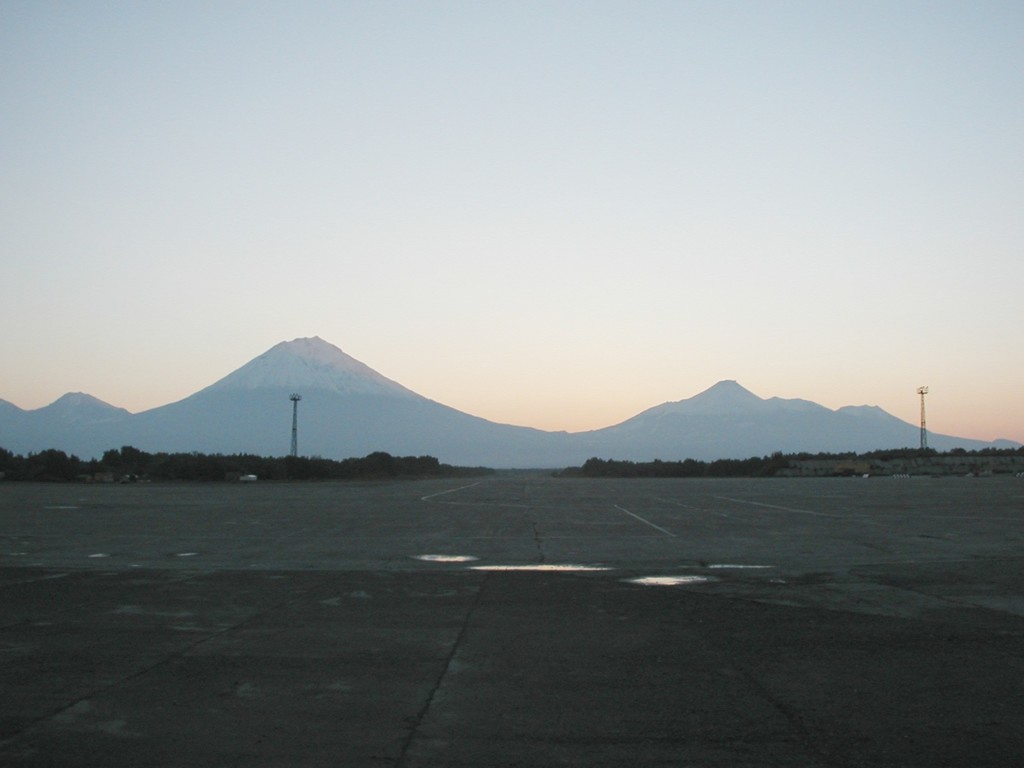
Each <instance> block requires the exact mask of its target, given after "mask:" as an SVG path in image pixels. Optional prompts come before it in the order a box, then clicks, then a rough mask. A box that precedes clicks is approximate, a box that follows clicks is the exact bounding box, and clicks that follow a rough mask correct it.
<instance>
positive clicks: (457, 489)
mask: <svg viewBox="0 0 1024 768" xmlns="http://www.w3.org/2000/svg"><path fill="white" fill-rule="evenodd" d="M481 482H482V481H481V480H477V481H476V482H475V483H470V484H469V485H460V486H459V487H458V488H449V489H448V490H447V491H439V492H438V493H429V494H427V495H426V496H420V501H426V500H427V499H433V498H434V497H436V496H444V495H445V494H448V493H455V492H456V491H464V490H466V489H467V488H472V487H473V486H475V485H480V483H481Z"/></svg>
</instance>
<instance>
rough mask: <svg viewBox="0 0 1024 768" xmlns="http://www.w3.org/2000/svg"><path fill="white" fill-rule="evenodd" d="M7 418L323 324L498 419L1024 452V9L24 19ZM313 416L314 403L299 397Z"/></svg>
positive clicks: (440, 9)
mask: <svg viewBox="0 0 1024 768" xmlns="http://www.w3.org/2000/svg"><path fill="white" fill-rule="evenodd" d="M0 103H2V104H3V118H2V119H0V255H2V259H0V324H2V327H3V329H4V332H3V333H2V334H0V398H3V399H6V400H9V401H11V402H13V403H15V404H16V405H18V406H20V407H22V408H36V407H39V406H42V405H45V404H47V403H49V402H51V401H53V400H54V399H56V398H57V397H58V396H60V395H61V394H63V393H64V392H68V391H84V392H88V393H90V394H93V395H95V396H96V397H99V398H100V399H102V400H105V401H107V402H109V403H112V404H114V405H119V406H123V407H125V408H128V409H129V410H132V411H139V410H143V409H146V408H151V407H154V406H157V405H162V404H165V403H168V402H172V401H174V400H178V399H181V398H183V397H185V396H187V395H189V394H191V393H192V392H195V391H196V390H198V389H200V388H202V387H204V386H207V385H208V384H211V383H212V382H213V381H215V380H216V379H219V378H220V377H222V376H224V375H226V374H227V373H229V372H230V371H232V370H234V369H235V368H238V367H239V366H241V365H243V364H244V363H246V362H248V361H249V360H250V359H252V358H253V357H255V356H257V355H259V354H260V353H262V352H264V351H265V350H266V349H268V348H269V347H271V346H273V345H274V344H276V343H277V342H279V341H283V340H287V339H292V338H295V337H298V336H313V335H318V336H320V337H322V338H324V339H326V340H327V341H330V342H331V343H333V344H336V345H337V346H339V347H341V348H342V349H343V350H344V351H345V352H347V353H348V354H350V355H352V356H353V357H355V358H357V359H359V360H361V361H362V362H364V363H366V364H367V365H369V366H370V367H372V368H374V369H376V370H377V371H379V372H380V373H382V374H383V375H385V376H387V377H389V378H392V379H395V380H396V381H398V382H400V383H401V384H403V385H405V386H407V387H409V388H410V389H413V390H415V391H416V392H418V393H420V394H422V395H425V396H427V397H430V398H432V399H434V400H438V401H440V402H443V403H445V404H447V405H450V406H452V407H455V408H458V409H460V410H463V411H466V412H469V413H472V414H474V415H477V416H483V417H485V418H488V419H492V420H495V421H500V422H508V423H514V424H522V425H527V426H534V427H540V428H544V429H565V430H570V431H577V430H582V429H591V428H596V427H602V426H608V425H611V424H613V423H617V422H619V421H622V420H624V419H626V418H628V417H630V416H632V415H634V414H636V413H638V412H639V411H641V410H643V409H646V408H648V407H651V406H654V405H657V404H659V403H662V402H665V401H669V400H679V399H682V398H686V397H691V396H692V395H694V394H697V393H698V392H700V391H701V390H704V389H706V388H707V387H709V386H711V385H712V384H714V383H715V382H717V381H719V380H721V379H735V380H737V381H739V382H740V383H741V384H742V385H744V386H745V387H747V388H748V389H750V390H752V391H753V392H755V393H756V394H758V395H760V396H762V397H770V396H774V395H777V396H780V397H800V398H806V399H809V400H814V401H816V402H819V403H821V404H823V405H826V406H828V407H831V408H837V407H839V406H842V405H860V404H870V405H879V406H881V407H883V408H885V409H886V410H887V411H889V412H890V413H892V414H894V415H896V416H898V417H900V418H903V419H906V420H907V421H911V422H915V423H916V421H917V414H918V398H917V396H916V394H915V390H916V389H917V387H918V386H921V385H928V386H930V387H931V394H929V396H928V409H929V427H930V428H931V429H932V430H934V431H936V432H941V433H945V434H955V435H960V436H964V437H973V438H981V439H994V438H999V437H1006V438H1011V439H1015V440H1019V441H1024V301H1022V298H1024V138H1022V137H1024V3H1021V2H1019V1H1016V0H1015V1H1013V2H986V1H985V0H972V2H962V1H960V0H958V1H957V2H942V0H929V1H928V2H913V1H909V0H908V1H900V0H889V1H887V2H871V1H870V0H858V1H857V2H828V1H827V0H826V1H823V0H809V1H807V2H781V1H779V2H773V1H772V0H764V1H761V2H727V1H726V2H722V1H720V0H716V1H714V2H711V1H709V2H685V1H684V0H676V1H675V2H643V1H640V2H599V1H596V0H594V1H591V2H559V1H558V0H545V1H544V2H423V3H411V2H402V3H397V2H387V1H386V0H385V1H381V0H373V1H370V0H367V1H366V2H301V1H298V2H295V1H290V2H283V1H282V2H215V1H214V2H211V1H210V0H203V1H202V2H185V1H182V0H176V1H175V2H169V3H165V2H145V1H140V0H133V1H132V2H116V1H115V2H89V1H88V0H76V1H75V2H50V1H47V0H39V2H30V1H28V0H24V1H22V0H5V2H3V3H0ZM285 407H287V404H285Z"/></svg>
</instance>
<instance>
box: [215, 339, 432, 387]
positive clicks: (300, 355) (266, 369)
mask: <svg viewBox="0 0 1024 768" xmlns="http://www.w3.org/2000/svg"><path fill="white" fill-rule="evenodd" d="M277 388H283V389H289V388H291V389H299V390H301V389H315V390H325V391H328V392H336V393H338V394H342V395H354V394H362V395H382V394H386V395H392V396H398V397H418V395H416V393H414V392H412V391H411V390H409V389H406V388H405V387H403V386H402V385H401V384H399V383H398V382H395V381H392V380H391V379H389V378H387V377H385V376H382V375H381V374H379V373H377V372H376V371H375V370H373V369H372V368H370V367H369V366H368V365H365V364H364V363H361V362H359V361H358V360H356V359H355V358H354V357H351V356H349V355H346V354H345V353H344V352H342V351H341V350H340V349H339V348H338V347H336V346H334V345H333V344H330V343H328V342H326V341H324V340H323V339H321V338H320V337H319V336H313V337H311V338H301V339H294V340H292V341H282V342H281V343H280V344H276V345H275V346H273V347H271V348H270V349H268V350H267V351H266V352H264V353H263V354H262V355H260V356H259V357H257V358H255V359H253V360H251V361H249V362H248V363H246V364H245V365H243V366H242V367H241V368H239V369H238V370H236V371H234V372H233V373H229V374H228V375H227V376H225V377H224V378H223V379H220V380H219V381H217V382H215V383H214V384H211V385H210V386H209V387H207V388H206V389H205V390H203V391H204V392H209V391H225V390H231V389H249V390H253V389H277Z"/></svg>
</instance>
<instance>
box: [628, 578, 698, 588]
mask: <svg viewBox="0 0 1024 768" xmlns="http://www.w3.org/2000/svg"><path fill="white" fill-rule="evenodd" d="M627 581H628V582H629V583H630V584H641V585H643V586H645V587H675V586H678V585H680V584H703V583H706V582H709V581H717V579H715V578H712V577H711V576H643V577H641V578H639V579H627Z"/></svg>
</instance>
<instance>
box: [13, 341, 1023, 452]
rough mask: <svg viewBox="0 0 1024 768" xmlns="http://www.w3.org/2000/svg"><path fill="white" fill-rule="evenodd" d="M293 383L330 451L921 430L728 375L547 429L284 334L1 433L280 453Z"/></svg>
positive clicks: (317, 448) (62, 444)
mask: <svg viewBox="0 0 1024 768" xmlns="http://www.w3.org/2000/svg"><path fill="white" fill-rule="evenodd" d="M292 393H298V394H300V395H301V397H302V399H301V401H300V402H299V404H298V426H299V428H298V444H299V453H300V454H301V455H304V456H323V457H326V458H332V459H344V458H348V457H351V456H365V455H366V454H368V453H371V452H374V451H385V452H387V453H391V454H392V455H403V456H405V455H416V456H422V455H431V456H436V457H437V458H438V459H440V460H441V461H443V462H446V463H450V464H461V465H471V466H476V465H484V466H491V467H498V468H501V467H564V466H572V465H579V464H581V463H582V462H583V461H585V460H586V459H588V458H590V457H591V456H597V457H600V458H615V459H627V460H633V461H651V460H654V459H662V460H666V461H672V460H681V459H686V458H693V459H702V460H712V459H719V458H747V457H750V456H761V455H766V454H770V453H773V452H775V451H783V452H786V453H796V452H809V453H815V452H821V451H828V452H838V451H869V450H875V449H880V448H882V449H884V448H904V447H914V446H916V445H917V442H918V434H919V433H918V427H917V425H914V424H910V423H908V422H905V421H902V420H900V419H897V418H895V417H894V416H891V415H890V414H888V413H886V412H885V411H883V410H882V409H881V408H877V407H870V406H856V407H845V408H840V409H839V410H837V411H833V410H831V409H829V408H826V407H824V406H821V405H818V404H817V403H813V402H810V401H808V400H798V399H792V400H790V399H782V398H778V397H772V398H767V399H766V398H761V397H759V396H758V395H756V394H754V393H753V392H751V391H749V390H747V389H745V388H744V387H742V386H741V385H740V384H738V383H737V382H735V381H732V380H726V381H720V382H718V383H717V384H715V385H714V386H713V387H710V388H709V389H707V390H705V391H703V392H701V393H699V394H697V395H694V396H693V397H690V398H687V399H684V400H678V401H674V402H667V403H663V404H661V405H658V406H655V407H653V408H649V409H647V410H646V411H643V412H642V413H639V414H637V415H636V416H634V417H632V418H630V419H627V420H626V421H624V422H622V423H620V424H616V425H614V426H611V427H606V428H604V429H597V430H592V431H589V432H582V433H576V434H568V433H564V432H557V433H556V432H544V431H541V430H537V429H530V428H527V427H516V426H511V425H507V424H496V423H494V422H492V421H488V420H486V419H482V418H479V417H477V416H471V415H469V414H467V413H463V412H461V411H458V410H456V409H454V408H450V407H448V406H446V405H442V404H440V403H437V402H434V401H433V400H430V399H428V398H426V397H423V396H422V395H419V394H417V393H415V392H413V391H412V390H410V389H407V388H406V387H404V386H402V385H401V384H399V383H397V382H395V381H392V380H391V379H388V378H387V377H385V376H383V375H381V374H380V373H378V372H377V371H374V370H373V369H372V368H370V367H369V366H367V365H365V364H363V363H361V362H359V361H358V360H356V359H354V358H352V357H350V356H349V355H347V354H345V353H344V352H343V351H342V350H340V349H338V347H336V346H334V345H332V344H329V343H328V342H326V341H324V340H323V339H320V338H317V337H312V338H301V339H294V340H292V341H287V342H281V343H280V344H277V345H275V346H274V347H271V348H270V349H268V350H267V351H266V352H264V353H263V354H261V355H259V356H258V357H256V358H254V359H253V360H251V361H250V362H248V363H246V364H245V365H243V366H241V367H240V368H238V369H237V370H235V371H233V372H231V373H229V374H228V375H226V376H224V377H223V378H221V379H219V380H218V381H216V382H214V383H213V384H211V385H210V386H208V387H206V388H204V389H202V390H200V391H198V392H196V393H195V394H193V395H190V396H189V397H186V398H184V399H183V400H180V401H178V402H176V403H171V404H169V405H164V406H161V407H159V408H153V409H152V410H149V411H143V412H142V413H139V414H135V415H131V414H129V413H128V412H127V411H125V410H124V409H121V408H116V407H114V406H112V405H109V404H107V403H103V402H102V401H100V400H97V399H96V398H94V397H91V396H90V395H86V394H83V393H69V394H67V395H64V396H63V397H61V398H60V399H59V400H57V401H56V402H54V403H51V404H50V405H48V406H46V407H44V408H39V409H36V410H34V411H23V410H21V409H20V408H18V407H17V406H14V405H13V404H11V403H7V402H5V401H0V447H2V448H7V449H8V450H13V451H15V452H17V453H26V452H30V451H39V450H43V449H46V448H58V449H61V450H64V451H67V452H69V453H75V454H77V455H79V456H80V457H82V458H90V457H98V456H100V455H101V454H102V453H103V451H105V450H107V449H110V448H119V447H121V446H125V445H131V446H134V447H136V448H140V449H142V450H144V451H147V452H151V453H155V452H193V451H196V452H201V453H227V454H231V453H253V454H260V455H265V456H282V455H285V454H287V453H288V451H289V449H290V447H291V425H292V408H293V404H292V402H291V400H290V395H291V394H292ZM929 444H930V445H932V447H934V448H937V449H939V450H948V449H950V448H954V447H962V448H966V449H977V448H983V447H987V446H989V445H992V444H991V443H985V442H983V441H979V440H969V439H964V438H954V437H948V436H945V435H937V434H929ZM1002 445H1004V446H1005V447H1009V446H1012V445H1013V444H1011V443H1002Z"/></svg>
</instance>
